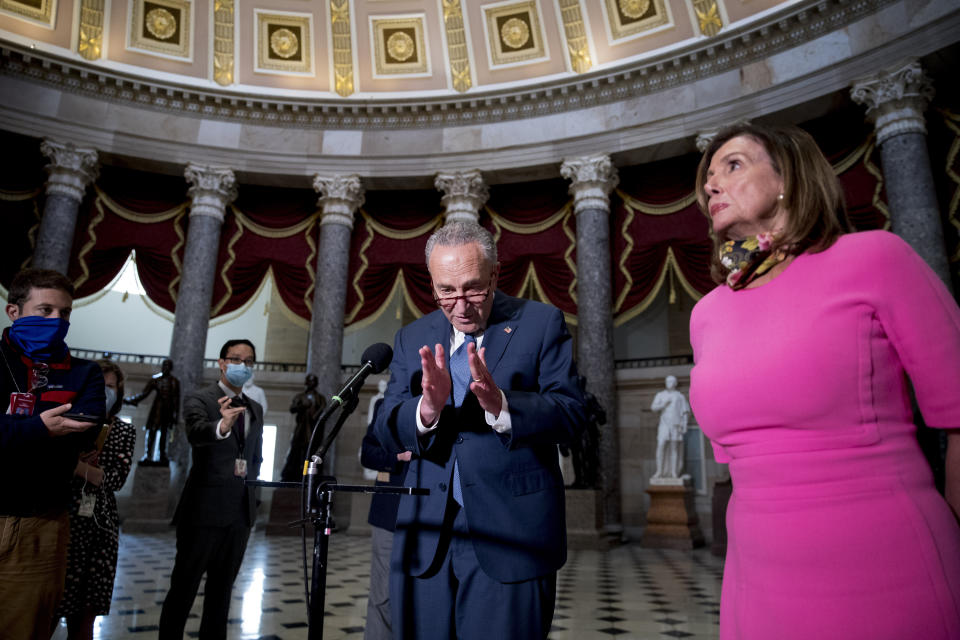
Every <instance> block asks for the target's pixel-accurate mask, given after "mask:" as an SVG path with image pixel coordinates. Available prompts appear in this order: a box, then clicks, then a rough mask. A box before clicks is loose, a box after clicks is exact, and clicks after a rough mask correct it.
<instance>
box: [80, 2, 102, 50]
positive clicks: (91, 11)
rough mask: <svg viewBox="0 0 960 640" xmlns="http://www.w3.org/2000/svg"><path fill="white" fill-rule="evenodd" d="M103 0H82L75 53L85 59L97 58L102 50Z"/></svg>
mask: <svg viewBox="0 0 960 640" xmlns="http://www.w3.org/2000/svg"><path fill="white" fill-rule="evenodd" d="M103 4H104V0H82V2H81V3H80V26H79V29H78V33H77V53H79V54H80V55H81V56H83V57H84V58H86V59H87V60H99V59H100V54H101V53H102V52H103Z"/></svg>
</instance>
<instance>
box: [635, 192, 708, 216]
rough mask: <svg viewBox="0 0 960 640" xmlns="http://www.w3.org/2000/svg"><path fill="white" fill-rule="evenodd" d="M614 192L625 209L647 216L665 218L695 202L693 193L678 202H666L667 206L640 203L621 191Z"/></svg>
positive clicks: (695, 196) (695, 197)
mask: <svg viewBox="0 0 960 640" xmlns="http://www.w3.org/2000/svg"><path fill="white" fill-rule="evenodd" d="M616 192H617V195H618V196H620V198H621V199H622V200H623V204H624V206H625V207H627V208H629V209H634V210H635V211H638V212H640V213H643V214H646V215H648V216H666V215H670V214H671V213H677V212H678V211H683V210H684V209H686V208H687V207H689V206H690V205H692V204H693V203H694V202H696V201H697V194H696V192H693V191H692V192H690V195H687V196H684V197H682V198H680V199H679V200H674V201H673V202H668V203H667V204H647V203H646V202H640V201H639V200H637V199H635V198H634V197H633V196H631V195H630V194H628V193H626V192H624V191H622V190H621V189H617V190H616Z"/></svg>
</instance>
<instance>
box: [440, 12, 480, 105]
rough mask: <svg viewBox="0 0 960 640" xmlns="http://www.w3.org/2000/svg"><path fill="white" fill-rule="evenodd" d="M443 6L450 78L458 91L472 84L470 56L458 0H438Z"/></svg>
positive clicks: (466, 89)
mask: <svg viewBox="0 0 960 640" xmlns="http://www.w3.org/2000/svg"><path fill="white" fill-rule="evenodd" d="M440 2H441V4H442V6H443V26H444V28H445V29H446V30H447V56H448V58H449V60H450V80H451V82H452V84H453V88H454V89H455V90H456V91H459V92H460V93H463V92H465V91H468V90H469V89H470V87H472V86H473V78H471V77H470V56H469V53H468V52H467V33H466V30H465V29H464V25H463V8H462V7H461V6H460V0H440Z"/></svg>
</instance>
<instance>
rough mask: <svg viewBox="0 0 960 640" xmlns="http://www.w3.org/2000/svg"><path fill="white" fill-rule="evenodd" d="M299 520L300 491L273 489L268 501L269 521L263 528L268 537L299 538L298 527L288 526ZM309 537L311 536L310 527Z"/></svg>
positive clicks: (311, 529)
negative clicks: (271, 496)
mask: <svg viewBox="0 0 960 640" xmlns="http://www.w3.org/2000/svg"><path fill="white" fill-rule="evenodd" d="M299 519H300V491H299V490H298V489H274V490H273V498H272V499H271V500H270V519H269V520H267V524H266V525H265V526H264V527H263V530H264V532H265V533H266V534H267V535H268V536H299V535H300V527H291V526H289V525H290V523H291V522H296V521H297V520H299ZM309 535H311V536H312V535H313V528H312V527H310V533H309Z"/></svg>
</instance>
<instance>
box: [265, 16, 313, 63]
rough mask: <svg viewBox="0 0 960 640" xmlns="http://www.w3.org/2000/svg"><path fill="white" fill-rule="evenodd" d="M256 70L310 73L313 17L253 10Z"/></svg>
mask: <svg viewBox="0 0 960 640" xmlns="http://www.w3.org/2000/svg"><path fill="white" fill-rule="evenodd" d="M254 15H256V17H257V67H256V69H257V71H267V72H271V71H273V72H282V73H306V74H309V73H313V44H312V42H313V38H312V37H311V34H312V33H313V16H311V15H310V14H298V13H288V12H283V13H279V12H276V11H270V12H267V11H259V10H254Z"/></svg>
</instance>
